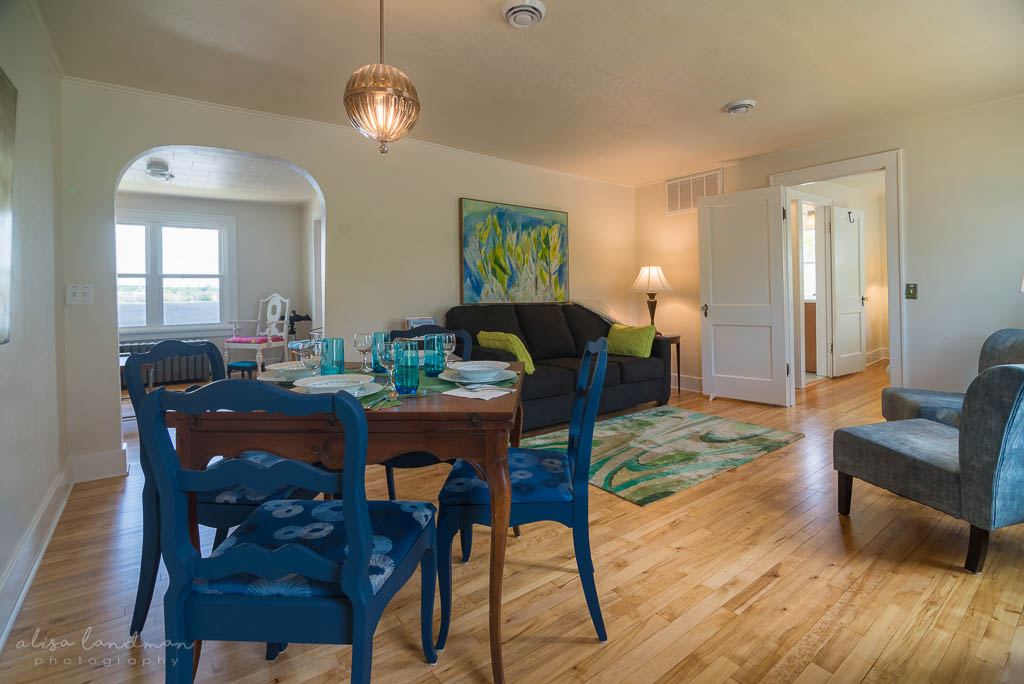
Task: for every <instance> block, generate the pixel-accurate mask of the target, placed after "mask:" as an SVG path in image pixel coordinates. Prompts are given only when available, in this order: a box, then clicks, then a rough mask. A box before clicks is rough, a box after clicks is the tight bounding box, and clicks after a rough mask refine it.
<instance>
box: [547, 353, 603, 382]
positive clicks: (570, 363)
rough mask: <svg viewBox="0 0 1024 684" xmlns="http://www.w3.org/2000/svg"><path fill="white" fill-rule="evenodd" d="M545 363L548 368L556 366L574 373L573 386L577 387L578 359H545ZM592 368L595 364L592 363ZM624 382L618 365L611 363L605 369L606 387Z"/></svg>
mask: <svg viewBox="0 0 1024 684" xmlns="http://www.w3.org/2000/svg"><path fill="white" fill-rule="evenodd" d="M544 363H545V364H546V365H548V366H556V367H558V368H565V369H566V370H568V371H572V382H573V386H575V385H576V378H577V377H578V376H579V374H580V360H579V359H577V358H576V357H566V358H562V359H545V360H544ZM590 366H591V368H593V366H594V364H593V363H591V365H590ZM621 382H622V370H621V369H620V368H619V365H618V364H617V363H612V362H609V363H608V365H607V366H606V367H605V372H604V386H605V387H612V386H614V385H618V384H619V383H621Z"/></svg>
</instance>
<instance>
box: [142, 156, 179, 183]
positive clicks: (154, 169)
mask: <svg viewBox="0 0 1024 684" xmlns="http://www.w3.org/2000/svg"><path fill="white" fill-rule="evenodd" d="M146 175H147V176H149V177H150V178H155V179H156V180H158V181H164V182H165V183H169V182H171V181H172V180H174V174H173V173H171V167H170V166H168V165H167V162H165V161H164V160H163V159H150V160H149V161H148V162H147V163H146Z"/></svg>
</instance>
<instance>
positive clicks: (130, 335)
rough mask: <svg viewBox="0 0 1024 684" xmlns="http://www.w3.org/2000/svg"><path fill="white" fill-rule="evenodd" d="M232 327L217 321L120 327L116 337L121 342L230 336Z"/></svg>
mask: <svg viewBox="0 0 1024 684" xmlns="http://www.w3.org/2000/svg"><path fill="white" fill-rule="evenodd" d="M233 331H234V328H232V327H231V326H230V325H223V324H221V323H217V324H214V325H175V326H170V327H165V328H120V329H118V331H117V337H118V339H119V340H120V341H121V342H147V341H151V340H172V339H173V340H183V339H188V338H193V337H231V335H232V333H233Z"/></svg>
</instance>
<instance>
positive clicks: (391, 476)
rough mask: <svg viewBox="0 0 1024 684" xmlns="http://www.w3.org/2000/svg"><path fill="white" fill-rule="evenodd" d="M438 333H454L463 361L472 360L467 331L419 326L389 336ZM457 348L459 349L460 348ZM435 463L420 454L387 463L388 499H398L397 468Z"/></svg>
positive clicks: (470, 344) (435, 460) (428, 456)
mask: <svg viewBox="0 0 1024 684" xmlns="http://www.w3.org/2000/svg"><path fill="white" fill-rule="evenodd" d="M436 333H452V334H453V335H455V339H456V340H457V341H459V342H461V343H462V355H461V356H462V360H463V361H469V360H470V356H471V355H472V354H473V338H472V337H470V335H469V333H468V332H466V331H465V330H449V329H448V328H442V327H441V326H439V325H418V326H416V327H415V328H411V329H409V330H392V331H391V332H390V333H389V335H390V337H391V339H392V340H401V339H408V338H410V337H420V336H422V335H433V334H436ZM456 348H457V349H458V347H456ZM434 463H437V459H436V458H435V457H434V456H433V455H431V454H426V453H419V452H414V453H409V454H401V455H399V456H396V457H394V458H392V459H391V460H390V461H388V462H387V463H385V464H384V475H385V477H386V478H387V481H388V498H389V499H391V500H392V501H394V500H395V499H397V498H398V493H397V490H396V489H395V468H422V467H423V466H428V465H432V464H434Z"/></svg>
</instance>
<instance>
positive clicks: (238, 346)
mask: <svg viewBox="0 0 1024 684" xmlns="http://www.w3.org/2000/svg"><path fill="white" fill-rule="evenodd" d="M288 304H289V300H288V299H286V298H285V297H282V296H281V295H279V294H277V293H276V292H275V293H274V294H272V295H270V296H269V297H266V298H264V299H261V300H260V307H259V310H258V311H257V312H256V320H237V321H228V322H229V323H231V330H232V332H231V337H229V338H228V339H227V340H225V341H224V360H225V361H227V360H229V359H230V358H231V352H232V350H238V351H242V350H246V351H252V352H256V365H257V367H258V368H259V369H260V370H263V351H264V350H265V349H276V348H280V349H281V359H280V360H281V361H284V360H285V356H286V355H287V353H288V352H287V344H288ZM242 324H246V325H249V324H252V326H253V334H252V335H247V334H244V333H241V332H240V329H241V326H242Z"/></svg>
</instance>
